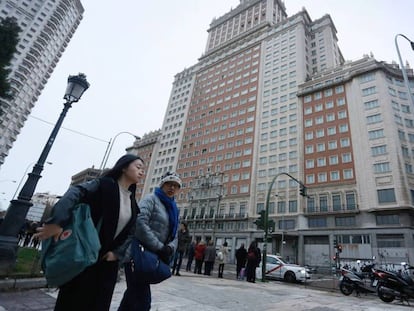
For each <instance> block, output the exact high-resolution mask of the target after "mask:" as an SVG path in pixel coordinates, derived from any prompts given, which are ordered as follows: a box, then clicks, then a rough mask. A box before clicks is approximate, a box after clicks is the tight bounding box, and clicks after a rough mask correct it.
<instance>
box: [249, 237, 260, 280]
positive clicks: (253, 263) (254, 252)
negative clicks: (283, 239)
mask: <svg viewBox="0 0 414 311" xmlns="http://www.w3.org/2000/svg"><path fill="white" fill-rule="evenodd" d="M259 263H260V250H259V249H258V247H257V243H256V241H253V242H252V243H250V246H249V248H248V250H247V265H246V280H247V282H251V283H255V282H256V268H257V267H258V265H259Z"/></svg>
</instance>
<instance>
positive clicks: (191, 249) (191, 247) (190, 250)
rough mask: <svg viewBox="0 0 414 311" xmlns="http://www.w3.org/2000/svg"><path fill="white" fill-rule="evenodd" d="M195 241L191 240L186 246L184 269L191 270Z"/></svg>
mask: <svg viewBox="0 0 414 311" xmlns="http://www.w3.org/2000/svg"><path fill="white" fill-rule="evenodd" d="M195 245H196V244H195V242H194V241H191V243H190V244H188V247H187V266H186V268H185V271H191V265H192V264H193V259H194V252H195Z"/></svg>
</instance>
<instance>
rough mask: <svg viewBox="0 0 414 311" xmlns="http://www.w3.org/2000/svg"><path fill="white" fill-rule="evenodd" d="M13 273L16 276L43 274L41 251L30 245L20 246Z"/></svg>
mask: <svg viewBox="0 0 414 311" xmlns="http://www.w3.org/2000/svg"><path fill="white" fill-rule="evenodd" d="M12 275H13V276H15V277H20V276H21V277H28V276H30V277H35V276H42V273H41V268H40V251H39V250H37V249H34V248H29V247H19V249H18V251H17V261H16V265H15V267H14V270H13V272H12Z"/></svg>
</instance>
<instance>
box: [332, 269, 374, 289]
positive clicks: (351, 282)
mask: <svg viewBox="0 0 414 311" xmlns="http://www.w3.org/2000/svg"><path fill="white" fill-rule="evenodd" d="M374 266H375V264H374V263H373V264H369V265H364V266H363V267H362V268H361V272H357V271H355V270H349V269H346V268H341V277H340V278H339V290H340V291H341V293H342V294H344V295H345V296H349V295H351V294H352V293H353V292H354V290H355V292H356V295H357V296H360V294H361V293H364V294H369V293H376V287H375V286H376V279H375V276H374V271H375V270H374Z"/></svg>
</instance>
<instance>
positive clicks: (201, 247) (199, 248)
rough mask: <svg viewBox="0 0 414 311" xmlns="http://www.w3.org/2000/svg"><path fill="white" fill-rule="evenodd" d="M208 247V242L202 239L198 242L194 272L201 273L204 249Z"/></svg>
mask: <svg viewBox="0 0 414 311" xmlns="http://www.w3.org/2000/svg"><path fill="white" fill-rule="evenodd" d="M205 249H206V243H205V242H204V241H203V240H201V241H200V242H198V243H197V245H196V247H195V251H194V259H195V267H194V273H197V274H201V268H202V266H203V260H204V251H205Z"/></svg>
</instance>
